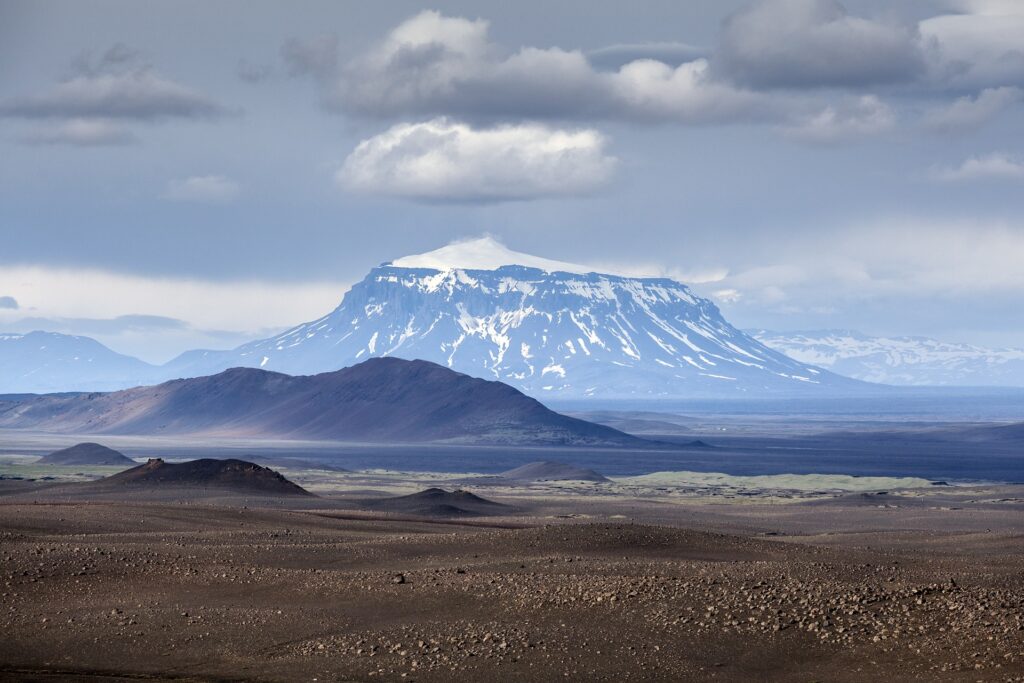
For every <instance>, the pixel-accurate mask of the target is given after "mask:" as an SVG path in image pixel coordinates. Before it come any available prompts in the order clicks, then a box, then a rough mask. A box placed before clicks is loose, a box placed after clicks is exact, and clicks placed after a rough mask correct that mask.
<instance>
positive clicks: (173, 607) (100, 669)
mask: <svg viewBox="0 0 1024 683" xmlns="http://www.w3.org/2000/svg"><path fill="white" fill-rule="evenodd" d="M481 525H484V526H481ZM512 527H520V528H512ZM0 528H2V529H3V530H4V531H3V532H0V533H2V536H0V567H2V570H0V582H2V586H3V588H2V605H3V607H2V613H0V632H2V633H3V634H4V638H2V639H0V678H3V679H8V680H41V679H42V680H47V679H50V678H52V679H58V678H59V679H68V678H71V679H74V678H75V677H82V680H84V679H85V678H84V677H86V676H93V675H97V676H98V675H102V676H104V677H107V678H108V679H113V680H117V679H118V678H121V677H124V678H128V677H146V678H147V679H157V680H162V679H167V680H172V679H175V680H180V679H185V680H209V679H216V680H243V679H244V680H267V681H278V680H280V681H286V680H287V681H292V680H320V681H323V680H343V681H348V680H352V681H363V680H417V681H451V680H469V681H474V680H486V681H504V680H523V681H542V680H556V679H557V680H611V681H620V680H720V681H750V680H765V681H814V680H818V681H877V680H880V679H882V678H885V679H888V680H893V681H897V680H899V681H903V680H920V681H979V680H980V681H1005V682H1007V683H1009V682H1012V681H1018V682H1019V681H1024V569H1022V567H1021V564H1020V556H1019V550H1020V543H1019V541H1020V536H1019V535H1016V536H1014V535H1012V534H1011V535H1009V536H1006V535H1004V536H1002V537H1000V540H998V542H995V543H992V544H989V545H986V544H985V543H984V542H982V541H978V540H977V539H975V540H974V541H972V542H971V543H972V544H971V546H970V551H969V552H967V551H965V550H963V549H961V550H960V551H958V550H957V549H956V548H955V547H952V546H946V545H944V543H943V542H942V539H938V538H934V537H933V538H931V539H930V541H929V543H928V544H926V545H922V544H919V543H918V544H915V543H914V538H913V534H909V535H907V536H906V537H905V538H903V539H901V538H899V537H898V536H896V535H893V534H878V536H877V538H873V539H872V538H870V537H865V536H860V537H858V540H857V543H856V544H850V547H836V546H831V547H825V546H822V545H811V544H809V543H807V542H800V543H795V542H792V541H793V540H794V539H790V540H789V541H783V540H779V539H775V538H763V537H762V538H759V537H751V536H741V535H727V534H713V533H705V532H698V531H692V530H685V529H679V528H672V527H667V526H648V525H638V524H630V523H627V522H624V521H615V520H612V521H606V522H604V523H593V524H591V523H588V524H581V523H572V522H566V523H560V524H544V523H542V522H541V521H539V520H536V519H534V520H523V519H515V520H511V519H509V520H502V519H493V518H489V519H487V520H486V521H485V520H478V521H475V522H472V521H467V522H462V521H454V522H453V521H451V520H449V521H447V522H444V523H442V522H440V521H438V522H422V523H421V522H410V521H392V520H388V519H352V518H351V516H345V515H338V514H336V513H334V512H329V511H324V512H316V511H312V512H301V513H300V512H287V511H274V510H256V509H243V508H229V507H204V506H200V505H156V504H153V505H146V504H131V505H127V504H108V503H81V504H79V503H76V504H68V505H60V504H48V505H42V504H40V505H31V504H13V503H8V504H3V505H0ZM933 536H934V535H933ZM865 538H867V539H868V542H865ZM950 540H951V542H954V541H953V540H952V539H950ZM868 546H871V547H868ZM1015 549H1016V550H1015ZM90 680H91V678H90Z"/></svg>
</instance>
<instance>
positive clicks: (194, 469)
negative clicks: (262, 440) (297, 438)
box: [96, 458, 313, 496]
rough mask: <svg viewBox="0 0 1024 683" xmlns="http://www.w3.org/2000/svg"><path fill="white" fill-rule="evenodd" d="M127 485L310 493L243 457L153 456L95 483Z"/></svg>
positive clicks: (290, 493) (301, 494)
mask: <svg viewBox="0 0 1024 683" xmlns="http://www.w3.org/2000/svg"><path fill="white" fill-rule="evenodd" d="M96 484H98V485H117V486H129V487H136V488H142V487H155V488H168V487H185V488H195V487H200V488H218V489H228V490H236V491H242V492H249V493H264V494H269V495H290V496H312V495H313V494H312V493H310V492H309V491H307V490H306V489H304V488H302V487H301V486H299V485H298V484H294V483H292V482H290V481H288V480H287V479H285V478H284V477H283V476H281V475H280V474H278V473H277V472H275V471H274V470H272V469H270V468H268V467H263V466H261V465H257V464H255V463H251V462H246V461H244V460H235V459H227V460H216V459H213V458H202V459H200V460H189V461H187V462H182V463H169V462H165V461H163V460H161V459H160V458H153V459H151V460H150V461H149V462H147V463H146V464H144V465H139V466H138V467H133V468H132V469H130V470H126V471H124V472H118V473H117V474H115V475H113V476H110V477H107V478H106V479H102V480H100V481H98V482H96Z"/></svg>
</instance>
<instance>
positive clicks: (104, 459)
mask: <svg viewBox="0 0 1024 683" xmlns="http://www.w3.org/2000/svg"><path fill="white" fill-rule="evenodd" d="M36 464H39V465H126V466H134V465H135V464H136V463H135V461H134V460H132V459H131V458H129V457H128V456H126V455H125V454H124V453H121V452H120V451H115V450H114V449H113V448H107V447H106V446H104V445H102V444H98V443H88V442H87V443H80V444H76V445H74V446H71V447H69V448H62V449H61V450H59V451H54V452H53V453H50V454H49V455H44V456H43V457H41V458H39V460H37V461H36Z"/></svg>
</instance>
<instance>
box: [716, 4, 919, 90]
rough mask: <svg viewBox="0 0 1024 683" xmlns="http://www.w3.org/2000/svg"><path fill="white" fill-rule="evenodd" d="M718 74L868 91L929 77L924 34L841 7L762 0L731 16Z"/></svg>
mask: <svg viewBox="0 0 1024 683" xmlns="http://www.w3.org/2000/svg"><path fill="white" fill-rule="evenodd" d="M713 63H714V67H715V70H716V72H720V73H721V74H723V75H725V76H727V77H728V78H730V79H732V80H734V81H736V82H738V83H741V84H744V85H748V86H752V87H756V88H807V87H811V88H816V87H860V86H872V85H880V84H888V83H900V82H908V81H912V80H914V79H915V78H917V77H918V76H919V75H921V74H923V73H924V70H925V58H924V54H923V52H922V49H921V46H920V41H919V39H918V36H917V34H916V31H914V30H912V29H910V28H907V27H904V26H898V25H894V24H888V23H883V22H879V21H871V20H868V19H862V18H859V17H854V16H851V15H850V14H848V13H847V11H846V9H845V8H844V7H843V6H842V5H841V4H839V3H838V2H836V1H835V0H760V1H759V2H755V3H754V4H752V5H749V6H747V7H746V8H744V9H742V10H740V11H738V12H736V13H735V14H733V15H731V16H729V17H728V18H727V19H726V20H725V22H724V24H723V27H722V32H721V36H720V40H719V44H718V48H717V50H716V51H715V55H714V62H713Z"/></svg>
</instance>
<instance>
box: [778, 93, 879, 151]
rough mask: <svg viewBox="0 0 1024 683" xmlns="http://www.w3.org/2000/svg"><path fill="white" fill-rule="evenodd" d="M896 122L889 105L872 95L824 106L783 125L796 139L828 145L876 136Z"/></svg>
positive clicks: (788, 133)
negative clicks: (805, 116) (804, 117)
mask: <svg viewBox="0 0 1024 683" xmlns="http://www.w3.org/2000/svg"><path fill="white" fill-rule="evenodd" d="M895 123H896V115H895V113H894V112H893V110H892V108H891V107H890V106H889V105H888V104H886V103H885V102H883V101H882V100H880V99H879V98H878V97H876V96H874V95H864V96H862V97H858V98H853V99H849V100H846V101H843V102H840V103H838V104H835V105H828V106H826V107H825V108H824V109H822V110H821V111H819V112H818V113H816V114H814V115H812V116H810V117H808V118H806V119H804V120H803V121H800V122H799V123H796V124H793V125H790V126H788V127H786V128H785V132H786V134H787V135H788V136H789V137H791V138H793V139H796V140H799V141H802V142H808V143H813V144H832V143H838V142H843V141H845V140H850V139H855V138H863V137H869V136H872V135H878V134H880V133H884V132H886V131H888V130H890V129H891V128H892V127H893V126H894V125H895Z"/></svg>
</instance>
